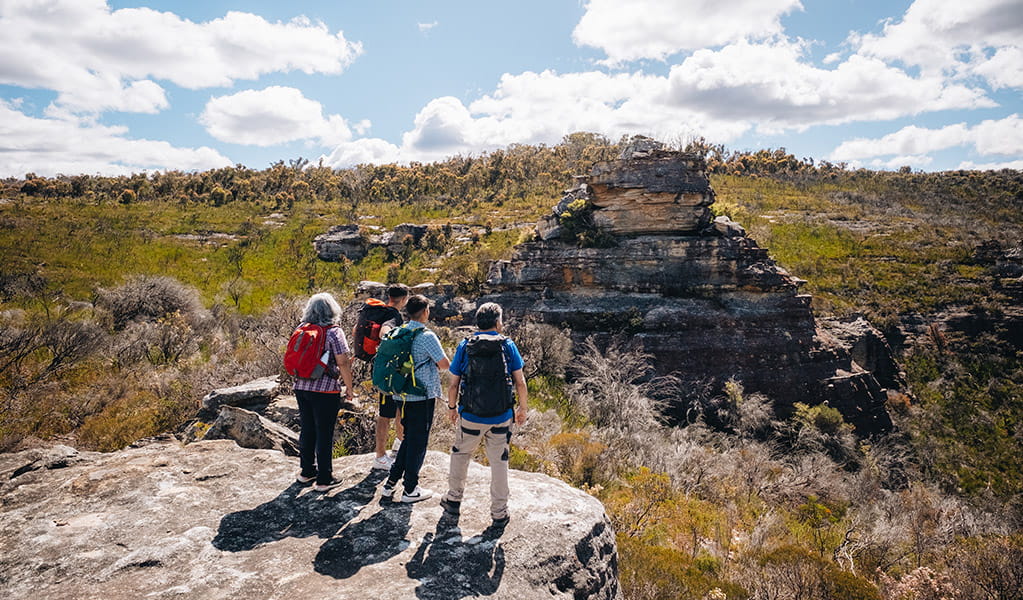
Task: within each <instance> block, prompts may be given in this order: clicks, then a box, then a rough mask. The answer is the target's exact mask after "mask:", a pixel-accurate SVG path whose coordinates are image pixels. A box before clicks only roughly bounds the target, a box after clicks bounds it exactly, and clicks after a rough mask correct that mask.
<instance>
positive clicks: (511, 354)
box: [448, 331, 523, 425]
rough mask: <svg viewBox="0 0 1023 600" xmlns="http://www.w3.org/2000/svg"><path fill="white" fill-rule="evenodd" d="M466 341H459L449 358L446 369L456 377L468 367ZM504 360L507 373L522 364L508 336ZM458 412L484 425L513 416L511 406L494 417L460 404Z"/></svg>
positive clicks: (500, 421) (481, 332) (512, 371)
mask: <svg viewBox="0 0 1023 600" xmlns="http://www.w3.org/2000/svg"><path fill="white" fill-rule="evenodd" d="M473 335H494V333H493V332H490V331H477V332H476V333H474V334H473ZM468 341H469V339H468V338H466V339H464V340H462V341H461V342H459V344H458V348H457V349H456V350H455V356H454V357H453V358H452V359H451V368H450V369H448V370H449V371H450V372H451V374H452V375H455V376H457V377H461V376H462V375H463V374H465V370H466V369H468V368H469V355H468V354H467V353H466V351H465V344H466V342H468ZM504 362H505V363H506V364H507V365H508V375H511V374H512V373H514V372H515V371H518V370H520V369H521V368H522V366H523V362H522V355H521V354H519V349H518V348H517V347H516V346H515V342H513V341H511V340H510V339H508V338H505V340H504ZM458 412H459V414H461V415H462V418H463V419H465V420H466V421H469V422H471V423H482V424H486V425H493V424H494V423H503V422H505V421H507V420H508V419H511V418H512V417H514V416H515V411H514V410H513V409H511V408H509V409H508V410H507V411H505V412H503V413H501V414H499V415H497V416H496V417H479V416H476V415H474V414H472V413H468V412H465V411H464V410H462V407H461V406H459V407H458Z"/></svg>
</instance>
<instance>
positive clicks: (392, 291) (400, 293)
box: [387, 283, 408, 298]
mask: <svg viewBox="0 0 1023 600" xmlns="http://www.w3.org/2000/svg"><path fill="white" fill-rule="evenodd" d="M405 296H408V286H407V285H405V284H404V283H396V284H394V285H391V286H389V287H388V288H387V297H388V298H404V297H405Z"/></svg>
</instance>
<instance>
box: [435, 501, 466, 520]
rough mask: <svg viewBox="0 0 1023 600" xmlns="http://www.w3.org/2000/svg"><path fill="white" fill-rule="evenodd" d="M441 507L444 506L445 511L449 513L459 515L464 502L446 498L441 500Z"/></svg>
mask: <svg viewBox="0 0 1023 600" xmlns="http://www.w3.org/2000/svg"><path fill="white" fill-rule="evenodd" d="M440 507H441V508H443V509H444V512H446V513H448V514H449V515H454V516H456V517H457V516H458V514H459V512H460V511H461V510H462V503H461V502H456V501H454V500H448V499H447V498H444V499H443V500H441V501H440Z"/></svg>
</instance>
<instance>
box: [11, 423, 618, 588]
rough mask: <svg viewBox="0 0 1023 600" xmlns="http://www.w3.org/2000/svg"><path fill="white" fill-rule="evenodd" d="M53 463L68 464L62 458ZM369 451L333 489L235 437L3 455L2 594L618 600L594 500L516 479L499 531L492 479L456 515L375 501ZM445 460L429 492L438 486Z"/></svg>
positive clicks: (339, 470) (439, 461)
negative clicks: (46, 460)
mask: <svg viewBox="0 0 1023 600" xmlns="http://www.w3.org/2000/svg"><path fill="white" fill-rule="evenodd" d="M56 454H66V452H57V453H56ZM372 459H373V455H372V454H365V455H360V456H350V457H344V458H339V459H335V462H334V475H335V476H336V477H337V478H339V479H341V480H342V481H343V484H342V485H341V486H339V487H338V488H336V489H334V490H332V491H331V492H329V493H326V494H321V493H316V492H314V491H313V490H312V489H311V488H310V487H308V486H302V485H299V484H297V483H295V481H294V474H295V471H296V469H297V466H298V465H297V462H298V461H297V460H296V459H294V458H288V457H285V456H284V455H282V454H281V453H279V452H274V451H269V450H246V449H243V448H240V447H238V446H237V445H236V444H234V443H233V442H229V441H206V442H199V443H196V444H191V445H187V446H182V445H181V444H178V443H176V442H174V441H172V440H167V439H161V440H157V441H154V442H152V443H150V444H148V445H145V446H142V447H138V448H131V449H126V450H122V451H119V452H114V453H109V454H101V453H82V454H80V455H76V458H75V462H74V464H67V465H65V466H63V467H61V468H57V465H56V464H54V465H52V466H51V467H40V468H29V465H34V464H35V465H38V464H39V463H38V461H39V455H38V454H32V453H28V452H21V453H16V454H6V455H0V481H2V482H3V483H2V484H0V505H2V506H3V511H2V512H0V543H2V545H3V548H4V551H3V556H2V558H0V594H2V596H3V597H4V598H6V599H10V600H20V599H29V598H48V599H56V600H72V599H75V600H77V599H85V598H89V599H91V598H96V599H99V598H103V599H105V600H120V599H125V600H127V599H131V600H134V599H136V598H164V597H172V596H173V597H191V598H221V599H231V598H238V599H245V600H250V599H254V598H280V597H284V596H285V595H286V596H288V597H295V598H305V599H309V600H316V599H321V598H322V599H327V598H331V599H333V598H373V599H374V600H388V599H402V600H404V599H407V598H423V599H437V600H440V599H444V600H454V599H458V598H473V597H481V596H486V597H489V598H495V599H513V600H530V599H534V598H535V599H545V600H546V599H559V598H560V599H566V600H567V599H575V598H594V599H617V598H620V597H621V592H620V588H619V585H618V580H617V551H616V548H615V538H614V533H613V531H612V529H611V526H610V524H609V522H608V519H607V516H606V515H605V513H604V510H603V507H602V506H601V505H600V503H599V502H598V501H597V500H596V499H595V498H593V497H591V496H589V495H587V494H585V493H584V492H582V491H580V490H577V489H574V488H571V487H569V486H568V485H566V484H564V483H562V482H559V481H557V480H554V479H551V478H549V477H547V476H544V475H540V474H534V473H523V472H519V471H512V472H511V474H510V485H511V490H512V496H511V499H510V505H509V506H510V514H511V521H510V522H509V523H508V524H507V525H506V526H504V527H496V526H493V525H492V524H491V522H490V518H489V511H488V504H489V497H488V489H489V484H488V480H489V479H488V478H489V470H488V469H486V468H484V467H482V466H480V465H478V464H473V465H471V466H470V469H469V478H468V487H467V489H466V491H467V495H466V499H465V501H464V502H463V505H462V514H461V516H460V517H459V518H452V517H449V516H446V515H445V514H444V513H443V511H442V509H441V507H440V505H439V497H438V496H435V497H434V498H431V499H429V500H426V501H424V502H420V503H417V504H401V503H395V502H393V501H391V500H390V499H388V498H383V497H381V494H380V492H379V484H380V483H381V480H382V478H383V477H384V476H385V474H384V473H383V472H382V471H377V470H372V469H371V468H370V464H371V461H372ZM447 463H448V457H447V455H444V454H440V453H436V452H430V453H429V454H428V456H427V459H426V463H425V465H424V467H423V470H422V481H421V485H423V486H425V487H429V488H432V489H434V490H437V491H438V492H442V491H443V490H444V489H445V486H446V481H447Z"/></svg>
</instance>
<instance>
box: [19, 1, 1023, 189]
mask: <svg viewBox="0 0 1023 600" xmlns="http://www.w3.org/2000/svg"><path fill="white" fill-rule="evenodd" d="M1020 40H1023V4H1021V3H1020V2H1019V0H972V1H971V2H967V3H964V2H962V1H961V0H915V1H886V2H882V1H878V0H831V1H824V0H725V1H720V2H708V1H706V0H588V1H582V2H579V1H576V2H570V1H556V0H555V1H552V0H520V1H518V2H515V3H501V4H498V3H491V2H479V1H478V0H477V1H461V0H451V1H438V2H421V1H420V2H415V1H412V0H378V1H374V2H363V1H360V2H355V1H351V0H349V1H342V2H305V1H297V2H290V3H283V2H267V1H262V0H260V1H247V2H241V1H228V2H224V1H216V0H207V1H205V2H182V1H170V0H168V1H151V2H132V1H127V0H0V176H2V177H6V176H15V177H20V176H23V175H24V174H25V173H27V172H35V173H38V174H45V175H54V174H57V173H64V174H74V173H101V174H122V173H131V172H139V171H142V170H149V171H153V170H168V169H181V170H201V169H208V168H216V167H221V166H225V165H232V164H237V163H241V164H244V165H246V166H249V167H252V168H256V169H262V168H265V167H267V166H268V165H270V164H271V163H273V162H275V161H277V160H281V159H284V160H287V159H292V158H296V157H299V156H302V157H305V158H308V159H310V160H311V161H312V162H314V163H316V162H317V161H319V160H323V162H324V163H325V164H328V165H331V166H334V167H339V168H341V167H346V166H351V165H353V164H358V163H363V162H373V163H384V162H408V161H431V160H438V159H443V158H444V157H446V156H451V155H454V154H479V153H481V152H486V151H489V150H493V149H496V148H502V147H505V146H508V145H509V144H515V143H528V144H536V143H545V144H556V143H558V142H559V141H560V140H561V138H562V137H563V136H564V135H566V134H569V133H572V132H574V131H594V132H598V133H601V134H604V135H606V136H608V137H610V138H611V139H618V138H619V137H620V136H622V135H632V134H644V135H650V136H653V137H657V138H659V139H661V140H663V141H667V142H669V143H680V142H685V141H686V140H688V139H691V138H693V137H704V138H706V139H707V140H708V141H710V142H712V143H721V144H724V145H725V146H726V147H727V148H729V149H734V150H755V149H758V148H778V147H784V148H786V149H787V150H788V151H789V152H791V153H793V154H795V155H796V156H798V157H813V158H815V159H817V160H830V161H832V162H845V163H848V164H849V165H851V166H854V167H859V166H863V167H868V168H875V169H896V168H899V167H901V166H903V165H909V166H911V167H913V168H914V169H920V170H926V171H937V170H946V169H957V168H974V169H986V168H1015V169H1023V102H1021V96H1020V93H1021V90H1023V42H1021V41H1020Z"/></svg>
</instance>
